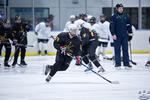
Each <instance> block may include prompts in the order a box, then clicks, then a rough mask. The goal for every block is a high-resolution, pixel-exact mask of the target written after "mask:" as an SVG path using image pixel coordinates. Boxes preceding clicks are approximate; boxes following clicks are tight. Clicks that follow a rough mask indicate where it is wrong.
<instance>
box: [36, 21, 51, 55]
mask: <svg viewBox="0 0 150 100" xmlns="http://www.w3.org/2000/svg"><path fill="white" fill-rule="evenodd" d="M35 32H37V38H38V47H39V50H38V54H39V55H40V54H41V51H44V53H45V55H47V48H48V46H47V45H48V41H49V38H50V32H51V28H50V26H49V20H48V19H46V21H45V22H41V23H39V24H38V25H36V27H35ZM43 49H44V50H43Z"/></svg>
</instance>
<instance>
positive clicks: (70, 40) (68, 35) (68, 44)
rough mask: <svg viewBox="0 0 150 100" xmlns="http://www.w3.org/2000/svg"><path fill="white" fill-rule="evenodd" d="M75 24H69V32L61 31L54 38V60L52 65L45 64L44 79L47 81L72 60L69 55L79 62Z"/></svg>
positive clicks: (63, 69) (78, 46)
mask: <svg viewBox="0 0 150 100" xmlns="http://www.w3.org/2000/svg"><path fill="white" fill-rule="evenodd" d="M76 30H77V26H76V25H74V24H70V26H69V32H62V33H60V34H59V35H57V37H56V38H55V41H54V47H55V48H56V49H57V54H56V62H55V64H54V65H52V66H50V65H47V66H46V70H45V75H47V74H48V73H49V75H48V77H47V78H46V81H47V82H49V81H50V80H51V78H52V77H53V76H54V75H55V74H56V72H57V71H65V70H67V68H68V67H69V65H70V62H71V60H72V57H71V56H75V58H76V59H77V61H78V63H80V57H79V52H80V47H81V44H80V39H79V38H78V37H77V36H76Z"/></svg>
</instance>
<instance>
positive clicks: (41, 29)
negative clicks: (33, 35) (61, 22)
mask: <svg viewBox="0 0 150 100" xmlns="http://www.w3.org/2000/svg"><path fill="white" fill-rule="evenodd" d="M35 32H37V33H38V35H37V38H38V39H48V38H49V37H50V32H51V28H50V27H49V26H48V27H46V24H45V23H44V22H41V23H39V24H38V25H36V27H35Z"/></svg>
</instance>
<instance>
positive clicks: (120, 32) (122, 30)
mask: <svg viewBox="0 0 150 100" xmlns="http://www.w3.org/2000/svg"><path fill="white" fill-rule="evenodd" d="M110 32H111V34H112V35H116V36H118V37H124V36H128V33H132V25H131V22H130V19H129V17H128V15H127V14H125V13H122V14H121V15H120V14H118V13H115V14H114V15H113V16H112V17H111V18H110Z"/></svg>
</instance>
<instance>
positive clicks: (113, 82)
mask: <svg viewBox="0 0 150 100" xmlns="http://www.w3.org/2000/svg"><path fill="white" fill-rule="evenodd" d="M67 55H68V56H69V57H71V58H72V59H74V60H76V59H75V58H74V57H72V56H71V55H69V54H68V53H67ZM81 65H83V66H84V67H86V68H87V69H88V70H90V71H91V72H93V73H94V74H96V75H98V76H100V77H101V78H102V79H104V80H105V81H107V82H109V83H111V84H119V82H118V81H110V80H108V79H107V78H105V77H104V76H102V75H100V74H99V73H97V72H96V71H94V70H93V69H92V68H90V67H88V66H86V65H84V64H83V63H81Z"/></svg>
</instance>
